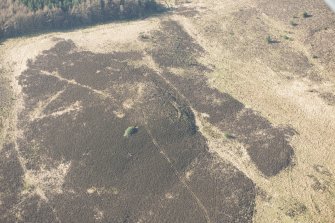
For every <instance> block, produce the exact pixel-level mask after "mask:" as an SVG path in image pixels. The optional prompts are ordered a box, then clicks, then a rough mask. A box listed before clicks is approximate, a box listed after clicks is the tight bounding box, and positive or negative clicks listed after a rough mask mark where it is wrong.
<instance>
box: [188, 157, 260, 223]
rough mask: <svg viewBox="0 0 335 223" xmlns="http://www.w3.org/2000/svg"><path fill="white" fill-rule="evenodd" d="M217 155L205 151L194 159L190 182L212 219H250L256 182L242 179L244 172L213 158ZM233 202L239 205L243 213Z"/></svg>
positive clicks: (230, 220)
mask: <svg viewBox="0 0 335 223" xmlns="http://www.w3.org/2000/svg"><path fill="white" fill-rule="evenodd" d="M216 159H219V158H215V157H213V156H212V155H208V154H206V153H204V154H201V156H199V158H198V159H197V160H195V162H194V163H193V164H192V167H193V173H192V175H191V177H190V186H191V187H192V188H193V190H194V192H195V193H196V194H197V195H198V197H199V199H201V200H202V201H203V203H204V205H205V206H206V207H208V209H207V210H208V211H209V212H210V215H211V216H214V218H213V222H252V217H253V212H254V208H255V201H254V198H255V193H256V191H255V185H254V184H253V182H252V181H245V180H244V178H245V176H244V175H243V173H241V172H239V171H236V170H234V168H233V167H232V166H230V165H227V164H225V163H221V162H218V161H217V162H215V161H216ZM231 172H234V174H231ZM209 191H213V192H214V193H208V192H209ZM246 191H247V193H246ZM221 197H227V198H229V199H220V198H221ZM236 206H240V207H241V209H242V210H244V211H243V213H241V212H240V210H239V209H236V208H235V207H236Z"/></svg>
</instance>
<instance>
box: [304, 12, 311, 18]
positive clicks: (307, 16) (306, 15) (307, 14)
mask: <svg viewBox="0 0 335 223" xmlns="http://www.w3.org/2000/svg"><path fill="white" fill-rule="evenodd" d="M302 16H303V17H304V18H309V17H312V15H311V14H310V13H308V12H304V13H303V14H302Z"/></svg>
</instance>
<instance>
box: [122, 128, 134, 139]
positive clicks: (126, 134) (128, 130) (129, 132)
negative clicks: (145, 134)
mask: <svg viewBox="0 0 335 223" xmlns="http://www.w3.org/2000/svg"><path fill="white" fill-rule="evenodd" d="M137 131H138V127H137V126H130V127H128V128H127V129H126V131H125V132H124V135H123V136H124V137H129V136H131V135H133V134H135V133H136V132H137Z"/></svg>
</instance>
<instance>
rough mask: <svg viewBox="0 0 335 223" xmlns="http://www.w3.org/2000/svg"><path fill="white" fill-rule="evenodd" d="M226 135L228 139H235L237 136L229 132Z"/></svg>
mask: <svg viewBox="0 0 335 223" xmlns="http://www.w3.org/2000/svg"><path fill="white" fill-rule="evenodd" d="M224 137H225V138H226V139H235V138H236V137H235V136H234V135H233V134H230V133H229V132H225V133H224Z"/></svg>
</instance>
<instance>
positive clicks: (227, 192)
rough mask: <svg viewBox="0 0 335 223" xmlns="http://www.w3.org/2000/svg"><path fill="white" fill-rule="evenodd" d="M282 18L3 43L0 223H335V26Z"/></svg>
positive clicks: (215, 15) (237, 15)
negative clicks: (132, 129)
mask: <svg viewBox="0 0 335 223" xmlns="http://www.w3.org/2000/svg"><path fill="white" fill-rule="evenodd" d="M168 3H171V2H169V1H168ZM265 3H267V4H265ZM271 4H279V6H278V7H279V8H280V7H284V8H285V7H287V8H290V10H292V11H290V12H289V13H287V16H286V17H285V16H282V15H283V13H280V12H278V11H276V12H274V11H273V10H271V7H270V6H269V5H271ZM271 4H270V3H269V2H264V1H242V0H241V1H234V2H233V1H231V2H230V1H228V2H221V1H217V2H215V3H213V2H212V1H206V0H203V1H200V0H199V1H194V2H192V3H188V4H180V3H177V4H171V5H174V6H175V9H174V10H173V11H172V12H171V13H169V14H167V15H163V16H162V17H161V18H154V19H147V20H144V21H137V22H130V23H120V24H114V25H104V26H100V27H96V28H91V29H86V30H79V31H75V32H71V33H55V34H49V35H44V36H39V37H34V38H31V39H21V40H12V41H7V42H6V43H4V45H3V46H1V48H0V49H1V51H2V52H3V54H2V55H3V56H2V58H1V59H2V61H3V62H2V69H1V70H2V71H3V73H4V74H6V75H3V78H4V79H6V80H7V81H8V79H10V78H12V81H11V84H10V88H11V89H12V92H13V93H14V96H11V93H10V91H9V90H10V88H8V87H7V86H6V85H4V87H2V88H1V89H3V90H2V91H1V92H4V93H6V95H7V96H6V97H5V96H4V97H3V98H4V100H3V106H2V107H4V108H6V111H10V110H11V111H12V112H7V113H4V115H3V120H4V123H5V125H3V128H2V133H3V135H5V136H6V137H4V140H3V148H2V149H1V151H0V153H1V158H0V167H1V168H0V170H1V172H0V176H1V177H0V183H1V185H2V187H1V188H0V201H1V202H0V213H1V218H0V219H1V222H192V223H193V222H301V221H302V222H331V221H332V219H334V207H335V206H334V199H333V193H334V182H335V180H334V178H333V172H332V169H333V164H332V161H334V159H333V158H334V157H333V156H332V155H331V149H332V148H334V140H333V139H332V138H331V137H330V135H331V133H332V131H333V130H334V125H333V124H334V120H335V119H334V116H333V115H332V114H334V113H332V111H333V110H334V107H333V104H332V95H333V88H332V86H333V85H332V83H333V82H332V81H333V73H332V72H331V69H332V63H331V60H332V59H331V58H332V57H330V56H323V55H324V54H322V53H321V52H323V51H322V50H321V49H320V51H319V52H315V42H317V41H323V42H324V44H326V42H327V41H330V39H329V38H331V37H330V36H329V35H328V34H327V36H328V39H327V38H326V39H321V37H319V36H318V35H321V34H320V32H324V31H323V30H325V28H324V27H323V26H325V27H326V28H327V29H326V31H327V33H328V32H333V31H332V30H333V29H334V27H332V26H331V25H330V24H331V23H322V26H319V23H317V21H321V19H324V18H327V19H332V15H331V14H330V13H329V12H328V11H327V9H326V8H325V6H324V5H322V4H321V3H320V2H318V1H313V2H311V3H309V4H308V5H306V6H305V7H306V10H309V9H310V10H312V7H314V8H316V9H318V10H320V11H317V10H315V12H314V11H311V12H310V13H312V14H313V17H309V18H305V19H303V18H299V17H297V16H296V15H295V14H297V13H298V15H299V12H295V11H294V9H295V10H298V9H299V8H301V5H302V4H304V3H303V2H299V1H298V2H297V1H295V2H294V3H292V2H283V3H278V2H276V3H271ZM299 4H300V6H299ZM290 6H294V7H290ZM316 12H319V13H320V12H324V13H323V14H322V16H323V17H320V18H318V16H317V15H316ZM290 13H291V14H292V16H294V19H295V20H297V21H296V22H297V23H299V26H294V27H293V28H292V27H290V19H291V18H290V15H291V14H290ZM289 14H290V15H289ZM296 17H297V18H296ZM307 19H308V20H307ZM219 21H220V22H219ZM322 21H323V20H322ZM286 23H287V24H286ZM313 24H314V25H313ZM316 27H319V28H320V27H321V28H320V30H316ZM291 29H293V30H291ZM309 30H314V31H313V32H308V31H309ZM306 33H308V34H306ZM268 35H270V36H272V38H273V39H275V40H277V41H275V42H274V43H268V42H267V41H266V37H267V36H268ZM281 35H288V36H289V38H291V39H290V40H287V38H284V37H283V39H280V38H281ZM304 36H307V37H306V38H304ZM322 36H324V35H322ZM311 39H312V41H314V42H313V43H312V44H313V46H312V45H311V47H309V41H310V40H311ZM285 41H287V42H285ZM311 50H312V51H311ZM323 50H326V49H323ZM256 52H257V53H256ZM327 52H328V54H329V53H330V54H331V53H333V51H331V50H330V51H327ZM313 54H318V56H317V58H316V56H313ZM328 54H327V55H328ZM317 60H320V61H317ZM302 92H304V93H305V94H302ZM297 95H298V96H299V97H297ZM10 97H11V98H12V99H10ZM311 99H313V100H314V101H315V103H316V104H317V106H316V105H312V104H311V103H309V100H311ZM10 102H12V103H10ZM10 104H12V105H10ZM308 105H310V107H308ZM321 110H322V112H320V111H321ZM316 114H317V115H319V116H317V117H316V116H315V115H316ZM129 126H138V132H137V133H136V134H134V135H132V136H131V137H128V138H127V137H124V136H123V134H124V131H125V129H127V127H129ZM313 128H314V129H313ZM321 129H322V130H321ZM319 132H320V133H319ZM316 139H317V140H316Z"/></svg>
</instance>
